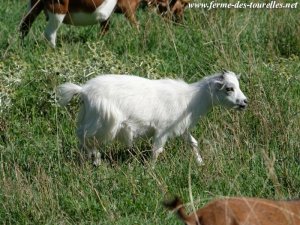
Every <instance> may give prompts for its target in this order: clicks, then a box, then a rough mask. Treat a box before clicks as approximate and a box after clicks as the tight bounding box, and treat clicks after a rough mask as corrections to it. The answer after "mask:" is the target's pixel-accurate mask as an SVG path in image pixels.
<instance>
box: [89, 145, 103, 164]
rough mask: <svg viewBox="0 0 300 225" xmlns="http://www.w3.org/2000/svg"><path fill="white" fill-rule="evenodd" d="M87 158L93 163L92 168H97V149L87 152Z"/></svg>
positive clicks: (98, 157)
mask: <svg viewBox="0 0 300 225" xmlns="http://www.w3.org/2000/svg"><path fill="white" fill-rule="evenodd" d="M88 158H89V159H90V160H91V161H92V162H93V166H99V165H100V164H101V155H100V152H99V151H97V149H93V150H90V151H89V152H88Z"/></svg>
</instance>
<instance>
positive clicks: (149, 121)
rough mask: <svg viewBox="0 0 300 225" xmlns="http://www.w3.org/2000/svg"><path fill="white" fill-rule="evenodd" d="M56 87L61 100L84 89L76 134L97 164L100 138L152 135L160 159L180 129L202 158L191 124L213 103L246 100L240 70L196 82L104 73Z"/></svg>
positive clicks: (126, 140)
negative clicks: (76, 82)
mask: <svg viewBox="0 0 300 225" xmlns="http://www.w3.org/2000/svg"><path fill="white" fill-rule="evenodd" d="M57 93H58V99H59V104H60V105H61V106H65V105H66V104H67V103H68V102H69V101H70V100H71V99H72V97H73V95H75V94H79V95H80V97H81V99H82V101H83V105H82V107H81V110H80V113H79V118H78V128H77V135H78V138H79V140H80V145H81V148H83V149H85V150H86V151H87V152H88V156H89V158H91V159H92V160H93V164H94V165H98V164H99V163H100V153H99V152H98V151H97V150H96V149H97V148H98V147H99V144H101V143H104V142H109V141H112V140H114V139H117V140H119V141H121V142H123V143H125V144H127V145H128V146H130V145H131V144H132V141H133V139H134V138H136V137H140V136H147V137H153V147H152V153H153V160H154V161H156V159H157V157H158V155H159V154H160V153H161V152H162V151H163V147H164V145H165V143H166V141H167V139H168V138H171V137H174V136H179V135H183V136H184V137H185V139H186V141H187V142H188V143H189V144H190V146H191V148H192V149H193V152H194V153H195V155H196V159H197V162H198V163H199V164H201V163H202V158H201V156H200V154H199V152H198V143H197V141H196V140H195V138H194V137H193V136H192V135H191V134H190V132H189V130H190V128H191V127H193V126H194V125H195V124H196V122H197V121H198V120H199V118H200V117H201V116H204V115H205V114H206V113H207V112H208V111H209V110H210V109H211V108H212V106H214V105H223V106H226V107H229V108H235V109H244V108H246V106H247V98H246V97H245V95H244V94H243V93H242V91H241V90H240V88H239V82H238V78H237V76H236V75H235V74H234V73H233V72H228V71H225V72H223V73H219V74H216V75H212V76H209V77H206V78H204V79H202V80H200V81H199V82H196V83H192V84H187V83H185V82H184V81H181V80H171V79H162V80H149V79H146V78H141V77H137V76H132V75H101V76H98V77H96V78H94V79H91V80H89V81H88V82H87V83H86V84H85V85H83V86H78V85H76V84H72V83H65V84H62V85H61V86H59V87H58V91H57Z"/></svg>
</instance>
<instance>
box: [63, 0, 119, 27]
mask: <svg viewBox="0 0 300 225" xmlns="http://www.w3.org/2000/svg"><path fill="white" fill-rule="evenodd" d="M116 5H117V0H105V1H104V2H103V3H102V4H101V5H100V6H98V8H96V10H95V11H94V12H93V13H86V12H76V13H74V12H73V13H69V14H68V16H67V17H66V18H65V19H64V22H63V23H65V24H71V25H75V26H86V25H93V24H96V23H99V22H102V21H106V20H108V18H109V17H110V15H111V14H112V12H113V10H114V8H115V6H116Z"/></svg>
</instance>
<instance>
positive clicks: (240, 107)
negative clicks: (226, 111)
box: [235, 104, 247, 111]
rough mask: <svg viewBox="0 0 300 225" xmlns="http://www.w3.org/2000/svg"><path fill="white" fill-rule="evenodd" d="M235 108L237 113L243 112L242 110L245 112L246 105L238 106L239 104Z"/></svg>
mask: <svg viewBox="0 0 300 225" xmlns="http://www.w3.org/2000/svg"><path fill="white" fill-rule="evenodd" d="M235 108H236V109H237V110H239V111H243V110H245V109H246V108H247V105H240V104H238V105H236V107H235Z"/></svg>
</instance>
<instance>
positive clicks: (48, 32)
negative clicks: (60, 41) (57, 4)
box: [45, 12, 66, 48]
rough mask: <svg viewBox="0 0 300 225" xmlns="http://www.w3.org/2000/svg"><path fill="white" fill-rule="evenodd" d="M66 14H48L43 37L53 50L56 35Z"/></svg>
mask: <svg viewBox="0 0 300 225" xmlns="http://www.w3.org/2000/svg"><path fill="white" fill-rule="evenodd" d="M65 16H66V14H54V13H51V12H48V19H49V21H48V24H47V26H46V29H45V37H46V39H47V40H48V41H49V42H50V44H51V46H52V47H53V48H54V47H55V45H56V33H57V30H58V28H59V27H60V25H61V23H62V22H63V20H64V18H65Z"/></svg>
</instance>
